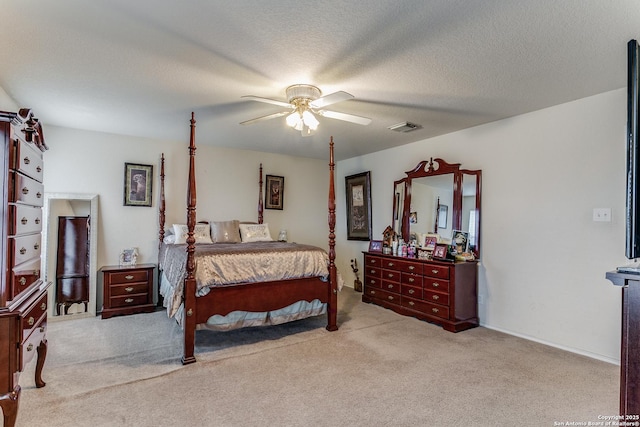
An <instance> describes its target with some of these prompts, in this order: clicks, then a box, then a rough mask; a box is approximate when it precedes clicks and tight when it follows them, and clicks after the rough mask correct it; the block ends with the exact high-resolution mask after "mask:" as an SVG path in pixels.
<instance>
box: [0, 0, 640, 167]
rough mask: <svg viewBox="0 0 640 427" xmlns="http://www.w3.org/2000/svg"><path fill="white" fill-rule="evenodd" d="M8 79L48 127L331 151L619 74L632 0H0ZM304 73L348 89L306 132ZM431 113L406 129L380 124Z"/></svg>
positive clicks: (379, 144)
mask: <svg viewBox="0 0 640 427" xmlns="http://www.w3.org/2000/svg"><path fill="white" fill-rule="evenodd" d="M0 13H1V14H2V25H0V63H1V64H2V66H1V67H0V86H2V87H3V88H4V89H5V91H6V92H7V93H8V94H9V95H10V96H11V97H12V98H13V99H15V100H16V102H17V103H18V104H19V105H20V106H21V107H29V108H32V109H33V110H34V112H35V113H36V114H37V115H38V116H39V118H40V119H41V121H42V122H43V123H44V124H45V126H46V125H47V124H49V125H59V126H65V127H72V128H80V129H89V130H96V131H104V132H111V133H116V134H126V135H136V136H146V137H152V138H162V139H170V140H174V139H175V140H180V141H183V140H184V141H185V142H186V141H187V139H188V129H189V118H190V113H191V111H195V113H196V120H197V122H198V128H197V142H198V144H200V145H202V144H212V145H216V146H226V147H233V148H240V149H251V150H259V151H267V152H275V153H286V154H291V155H295V156H304V157H312V158H320V159H325V158H326V157H327V141H328V139H329V136H330V135H333V136H334V139H335V141H336V159H337V160H342V159H346V158H350V157H353V156H358V155H362V154H365V153H370V152H374V151H379V150H382V149H385V148H389V147H395V146H398V145H402V144H406V143H410V142H413V141H417V140H422V139H425V138H429V137H433V136H437V135H441V134H445V133H449V132H453V131H456V130H459V129H464V128H468V127H471V126H475V125H478V124H481V123H487V122H491V121H495V120H499V119H502V118H505V117H510V116H514V115H518V114H522V113H526V112H529V111H534V110H538V109H541V108H545V107H548V106H551V105H556V104H560V103H564V102H567V101H572V100H575V99H579V98H583V97H586V96H590V95H594V94H598V93H601V92H605V91H609V90H614V89H619V88H623V87H626V78H627V76H626V72H627V71H626V61H627V57H626V55H627V53H626V45H627V42H628V41H629V40H630V39H632V38H640V1H638V0H614V1H603V0H534V1H533V0H532V1H528V0H520V1H516V0H511V1H509V0H501V1H499V0H468V1H465V0H461V1H453V0H404V1H401V0H377V1H368V0H313V1H304V0H278V1H265V0H235V1H215V0H182V1H175V0H135V1H131V0H91V1H86V0H56V1H36V0H2V2H1V3H0ZM296 83H309V84H314V85H317V86H318V87H319V88H320V89H321V90H322V91H323V93H324V94H329V93H332V92H335V91H339V90H343V91H346V92H349V93H351V94H352V95H354V96H355V99H353V100H349V101H344V102H341V103H338V104H334V105H332V106H331V107H330V108H329V109H331V110H334V111H339V112H343V113H349V114H355V115H360V116H366V117H370V118H371V119H373V122H372V123H371V124H370V125H369V126H359V125H356V124H351V123H346V122H341V121H337V120H333V119H329V118H322V117H320V118H319V120H320V128H319V130H318V132H316V134H315V135H314V136H312V137H308V138H302V137H301V135H300V133H299V132H296V131H294V130H292V129H291V128H288V127H286V125H285V123H284V117H281V118H277V119H273V120H270V121H264V122H260V123H257V124H253V125H250V126H241V125H239V123H240V122H241V121H244V120H247V119H251V118H254V117H258V116H261V115H266V114H270V113H275V112H277V111H280V110H281V108H280V107H277V106H275V105H269V104H264V103H260V102H256V101H251V100H245V99H241V96H243V95H256V96H261V97H267V98H275V99H281V100H283V101H286V99H285V93H284V90H285V88H286V87H287V86H289V85H291V84H296ZM403 121H410V122H414V123H417V124H420V125H422V126H423V127H422V129H420V130H417V131H414V132H411V133H406V134H402V133H397V132H392V131H390V130H388V129H387V127H388V126H391V125H394V124H396V123H399V122H403Z"/></svg>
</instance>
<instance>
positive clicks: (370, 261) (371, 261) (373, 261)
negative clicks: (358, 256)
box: [369, 259, 378, 264]
mask: <svg viewBox="0 0 640 427" xmlns="http://www.w3.org/2000/svg"><path fill="white" fill-rule="evenodd" d="M377 262H378V261H377V260H375V259H370V260H369V264H376V263H377Z"/></svg>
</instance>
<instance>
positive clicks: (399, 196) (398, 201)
mask: <svg viewBox="0 0 640 427" xmlns="http://www.w3.org/2000/svg"><path fill="white" fill-rule="evenodd" d="M406 181H407V179H406V178H402V179H400V180H398V181H395V182H394V183H393V222H392V228H393V231H394V232H395V233H396V235H398V236H401V235H402V218H403V217H404V198H405V189H406V185H405V183H406Z"/></svg>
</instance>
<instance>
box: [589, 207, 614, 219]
mask: <svg viewBox="0 0 640 427" xmlns="http://www.w3.org/2000/svg"><path fill="white" fill-rule="evenodd" d="M593 220H594V221H596V222H611V208H594V209H593Z"/></svg>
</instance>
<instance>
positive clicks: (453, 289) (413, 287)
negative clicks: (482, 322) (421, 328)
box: [362, 252, 478, 332]
mask: <svg viewBox="0 0 640 427" xmlns="http://www.w3.org/2000/svg"><path fill="white" fill-rule="evenodd" d="M477 269H478V266H477V263H476V262H456V263H453V262H445V261H427V260H421V259H416V258H403V257H397V256H392V255H383V254H380V253H377V252H375V253H374V252H364V292H363V294H362V301H364V302H367V303H372V304H377V305H380V306H382V307H386V308H388V309H391V310H393V311H395V312H396V313H399V314H402V315H405V316H413V317H416V318H418V319H421V320H426V321H428V322H432V323H435V324H438V325H440V326H442V327H443V328H444V329H446V330H447V331H451V332H459V331H463V330H465V329H469V328H473V327H476V326H478V298H477V295H478V292H477V276H478V274H477Z"/></svg>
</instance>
